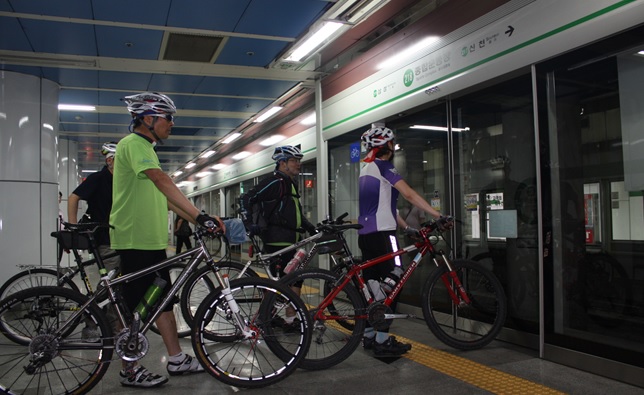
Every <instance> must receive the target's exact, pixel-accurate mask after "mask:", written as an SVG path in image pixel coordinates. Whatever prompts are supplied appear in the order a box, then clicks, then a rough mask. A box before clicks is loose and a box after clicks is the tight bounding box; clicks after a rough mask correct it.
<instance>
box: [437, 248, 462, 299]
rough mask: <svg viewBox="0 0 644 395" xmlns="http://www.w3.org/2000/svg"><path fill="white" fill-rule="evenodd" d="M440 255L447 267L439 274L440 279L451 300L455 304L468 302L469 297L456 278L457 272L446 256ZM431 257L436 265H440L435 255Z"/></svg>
mask: <svg viewBox="0 0 644 395" xmlns="http://www.w3.org/2000/svg"><path fill="white" fill-rule="evenodd" d="M440 257H441V259H442V260H443V262H444V264H445V267H446V268H447V272H446V273H444V274H443V275H442V276H441V280H443V283H444V284H445V288H447V292H448V293H449V296H450V298H452V301H453V302H454V304H456V305H457V306H459V305H462V304H470V303H471V301H470V298H469V296H467V292H466V291H465V288H464V287H463V284H462V283H461V280H460V279H459V278H458V273H456V270H454V268H453V267H452V265H451V264H450V262H449V261H448V260H447V258H445V255H444V254H441V255H440ZM433 259H434V263H435V264H436V266H437V267H438V266H440V265H442V264H441V263H439V262H438V261H437V260H436V257H434V258H433Z"/></svg>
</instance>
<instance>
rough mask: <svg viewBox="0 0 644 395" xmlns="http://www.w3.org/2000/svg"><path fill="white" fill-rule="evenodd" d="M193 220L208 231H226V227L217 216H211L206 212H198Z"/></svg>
mask: <svg viewBox="0 0 644 395" xmlns="http://www.w3.org/2000/svg"><path fill="white" fill-rule="evenodd" d="M195 220H196V221H197V223H198V224H199V225H201V226H203V227H204V228H206V229H208V231H209V232H212V233H214V232H221V233H226V227H225V226H224V224H223V222H221V221H220V220H219V218H217V217H211V216H210V215H208V214H205V213H202V214H199V215H198V216H197V218H196V219H195Z"/></svg>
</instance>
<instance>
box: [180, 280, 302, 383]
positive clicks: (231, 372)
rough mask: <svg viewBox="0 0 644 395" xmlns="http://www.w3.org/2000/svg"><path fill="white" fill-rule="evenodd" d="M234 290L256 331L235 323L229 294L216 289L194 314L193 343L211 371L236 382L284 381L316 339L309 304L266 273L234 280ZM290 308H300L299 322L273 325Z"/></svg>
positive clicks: (250, 325)
mask: <svg viewBox="0 0 644 395" xmlns="http://www.w3.org/2000/svg"><path fill="white" fill-rule="evenodd" d="M230 291H231V293H230V295H229V296H232V298H234V300H235V302H236V304H237V305H238V307H239V314H240V315H241V317H242V319H243V320H244V322H245V324H246V325H248V327H249V329H250V330H251V333H247V334H243V333H242V332H241V329H242V328H238V327H237V326H236V323H235V320H234V317H233V314H232V311H231V308H230V306H229V303H228V302H227V299H226V298H227V297H229V296H227V295H226V294H224V292H223V290H222V289H221V288H220V289H218V290H216V291H215V292H214V293H212V294H210V295H209V296H208V297H207V298H206V299H205V300H204V301H203V303H202V304H201V306H199V309H198V310H197V312H196V314H195V325H194V328H193V330H192V346H193V349H194V350H195V355H196V356H197V358H198V359H199V362H200V363H201V365H202V366H203V367H204V368H205V369H206V371H207V372H208V373H210V374H211V375H212V376H214V377H215V378H217V379H218V380H220V381H222V382H224V383H226V384H229V385H233V386H236V387H244V388H256V387H264V386H267V385H271V384H274V383H276V382H278V381H280V380H283V379H284V378H286V377H287V376H288V375H289V374H291V373H292V372H293V371H294V370H295V369H296V368H297V366H298V364H299V362H300V361H301V360H302V358H304V356H305V354H306V350H307V349H308V347H309V343H310V341H311V332H310V329H309V328H310V319H309V318H308V313H307V311H306V307H305V306H304V303H303V302H302V300H301V299H300V298H299V297H298V296H297V295H296V294H295V292H293V291H292V290H291V289H290V288H288V287H287V286H286V285H284V284H280V283H278V282H275V281H272V280H268V279H263V278H242V279H238V280H233V281H231V283H230ZM278 302H280V303H278ZM287 308H290V309H293V311H294V312H295V317H296V318H297V319H298V325H294V326H293V328H292V329H293V330H292V331H291V332H290V333H283V332H282V331H280V330H272V328H271V325H272V324H271V323H272V321H273V319H274V318H275V317H276V316H277V315H283V314H284V311H285V310H286V309H287ZM222 339H226V340H225V341H222ZM287 354H288V355H287Z"/></svg>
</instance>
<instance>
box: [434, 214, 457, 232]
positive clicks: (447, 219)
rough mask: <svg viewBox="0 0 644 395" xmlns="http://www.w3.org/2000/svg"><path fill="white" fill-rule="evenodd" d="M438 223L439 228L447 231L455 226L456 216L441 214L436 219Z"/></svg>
mask: <svg viewBox="0 0 644 395" xmlns="http://www.w3.org/2000/svg"><path fill="white" fill-rule="evenodd" d="M436 224H437V225H438V230H440V231H441V232H445V231H447V230H450V229H452V228H453V227H454V217H452V216H451V215H441V216H440V218H438V219H437V220H436Z"/></svg>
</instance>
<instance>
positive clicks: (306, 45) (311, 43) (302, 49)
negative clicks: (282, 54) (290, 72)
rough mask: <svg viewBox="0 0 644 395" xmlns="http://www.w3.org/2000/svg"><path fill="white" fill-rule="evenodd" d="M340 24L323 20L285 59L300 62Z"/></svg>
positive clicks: (340, 25) (339, 26)
mask: <svg viewBox="0 0 644 395" xmlns="http://www.w3.org/2000/svg"><path fill="white" fill-rule="evenodd" d="M342 25H343V24H342V23H340V22H336V21H328V22H324V23H323V24H322V26H321V27H320V29H319V30H318V31H317V32H315V33H314V34H313V35H312V36H311V37H309V38H307V39H306V40H305V41H304V42H303V43H302V44H301V45H300V46H299V47H297V48H295V50H294V51H293V52H292V53H291V55H289V57H288V58H286V59H285V60H286V61H289V62H300V61H301V60H302V59H304V58H305V57H306V56H307V55H309V54H310V53H311V52H313V51H314V50H315V49H316V48H317V47H319V46H320V44H322V43H323V42H324V40H326V39H327V38H329V37H331V36H332V35H333V33H335V32H336V31H337V30H338V29H339V28H341V27H342Z"/></svg>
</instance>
